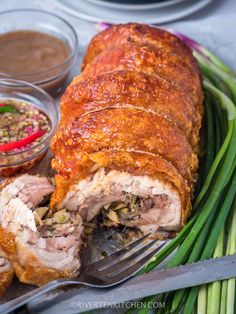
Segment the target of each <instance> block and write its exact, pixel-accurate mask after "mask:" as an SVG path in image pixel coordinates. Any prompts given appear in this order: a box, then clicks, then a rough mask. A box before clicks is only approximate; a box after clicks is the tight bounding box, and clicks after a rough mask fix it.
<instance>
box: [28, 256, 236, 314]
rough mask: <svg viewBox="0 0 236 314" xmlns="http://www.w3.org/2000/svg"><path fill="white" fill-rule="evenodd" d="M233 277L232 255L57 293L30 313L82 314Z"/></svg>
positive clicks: (31, 306)
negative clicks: (112, 284)
mask: <svg viewBox="0 0 236 314" xmlns="http://www.w3.org/2000/svg"><path fill="white" fill-rule="evenodd" d="M232 277H236V254H234V255H229V256H224V257H220V258H215V259H209V260H204V261H200V262H196V263H192V264H186V265H183V266H178V267H175V268H168V269H164V270H159V271H152V272H150V273H147V274H143V275H140V276H136V277H134V278H132V279H130V280H129V281H126V282H125V283H123V284H120V285H119V286H116V287H115V288H109V289H94V288H85V287H84V288H81V289H79V290H76V291H69V292H65V293H63V294H60V295H59V296H58V297H57V298H55V299H52V300H51V301H49V302H44V303H39V302H41V301H42V300H41V301H40V300H38V302H31V303H30V304H29V309H30V310H32V311H33V313H43V314H49V313H53V312H54V311H55V312H56V313H57V314H60V313H67V314H72V313H82V312H84V311H88V310H94V309H98V308H102V307H108V306H114V305H116V304H118V303H124V302H127V301H130V300H137V299H140V298H143V297H146V296H150V295H155V294H159V293H164V292H169V291H173V290H178V289H182V288H188V287H192V286H198V285H201V284H206V283H210V282H213V281H217V280H223V279H229V278H232Z"/></svg>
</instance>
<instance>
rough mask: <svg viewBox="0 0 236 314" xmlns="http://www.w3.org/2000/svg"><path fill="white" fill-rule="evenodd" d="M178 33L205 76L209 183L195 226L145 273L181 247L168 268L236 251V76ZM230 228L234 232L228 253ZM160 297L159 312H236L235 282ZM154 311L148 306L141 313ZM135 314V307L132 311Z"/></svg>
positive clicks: (199, 199)
mask: <svg viewBox="0 0 236 314" xmlns="http://www.w3.org/2000/svg"><path fill="white" fill-rule="evenodd" d="M176 35H177V36H179V37H180V38H181V39H182V40H184V41H185V42H186V43H187V44H188V45H189V46H190V47H192V49H193V51H194V55H195V56H196V58H197V60H198V63H199V66H200V68H201V71H202V74H203V86H204V90H205V94H206V97H205V112H206V124H207V136H206V145H205V149H204V150H205V156H204V157H203V163H202V168H203V169H200V171H201V173H202V174H203V180H202V181H201V182H200V184H199V186H198V189H197V190H198V191H199V193H198V194H197V195H196V197H195V200H194V202H193V210H192V216H191V217H190V220H189V222H188V223H187V224H186V226H185V227H184V228H183V230H182V231H181V232H180V233H179V234H178V235H177V236H176V238H174V239H173V240H171V241H170V242H169V243H168V244H167V245H166V246H165V247H164V249H163V250H162V251H161V252H159V253H158V254H157V255H156V256H154V257H153V258H152V259H151V260H150V262H149V263H148V264H147V265H146V266H145V267H144V268H143V269H142V271H141V273H145V272H149V271H151V270H152V269H154V268H155V267H156V266H157V265H158V264H159V263H160V262H161V261H163V260H164V259H165V258H166V257H167V256H169V255H170V254H171V253H172V252H173V251H174V250H176V249H177V251H176V253H175V254H174V255H173V256H172V257H171V259H170V260H169V262H168V263H167V266H166V267H175V266H178V265H181V264H185V263H193V262H196V261H198V260H204V259H209V258H211V257H213V258H214V257H217V256H221V255H223V254H233V253H235V252H236V244H235V241H236V205H235V206H234V207H232V204H233V202H234V199H235V194H236V145H235V142H236V109H235V108H236V106H235V104H236V80H235V78H234V73H233V72H232V71H231V70H230V69H229V68H228V67H227V66H226V65H224V64H223V63H222V62H221V61H220V60H219V59H218V58H217V57H216V56H215V55H214V54H213V53H212V52H210V51H209V50H207V49H206V48H204V47H202V46H201V45H199V44H198V43H196V42H194V41H192V40H191V39H189V38H187V37H186V36H184V35H182V34H179V33H177V34H176ZM213 145H214V146H213ZM229 217H231V218H230V219H229ZM227 219H229V221H230V224H229V225H230V227H229V228H228V229H227V226H226V225H227V224H226V221H227ZM225 230H229V231H228V240H227V249H226V252H225V250H224V241H225V238H226V235H225ZM156 299H157V296H150V297H147V298H145V299H144V300H143V301H144V303H145V304H148V302H150V301H155V300H156ZM159 299H160V300H162V301H166V302H167V307H166V309H165V310H163V309H161V311H160V310H159V311H157V313H179V311H180V309H182V310H183V313H184V314H189V313H192V312H193V311H194V306H195V305H196V304H197V307H198V313H199V314H202V313H203V314H204V313H206V314H209V313H210V314H211V313H212V314H213V313H214V314H217V313H219V314H233V313H234V299H235V278H233V279H229V280H225V281H223V282H215V283H213V284H210V285H204V286H202V287H192V288H189V289H182V290H178V291H175V292H171V293H168V294H162V296H161V297H160V296H159ZM220 299H222V301H220ZM149 311H150V309H149V308H148V307H147V306H144V307H143V308H142V309H140V310H139V312H138V313H139V314H145V313H148V312H149ZM132 312H133V310H132V309H131V310H129V311H128V313H132Z"/></svg>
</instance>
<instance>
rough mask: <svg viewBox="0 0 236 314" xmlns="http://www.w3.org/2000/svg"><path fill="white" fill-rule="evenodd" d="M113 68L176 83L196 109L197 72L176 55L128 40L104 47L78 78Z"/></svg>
mask: <svg viewBox="0 0 236 314" xmlns="http://www.w3.org/2000/svg"><path fill="white" fill-rule="evenodd" d="M116 70H132V71H137V72H142V73H146V74H151V75H157V76H158V77H159V78H160V77H161V78H162V79H167V80H168V81H169V82H170V83H172V84H177V85H178V86H179V87H180V88H181V89H182V90H183V91H184V94H185V97H186V96H187V97H189V98H190V99H192V101H193V103H194V105H195V106H196V107H197V108H198V105H201V103H202V86H201V80H200V76H199V73H198V71H196V70H195V68H191V67H188V65H187V64H186V62H185V60H183V59H182V58H181V57H180V56H179V55H177V54H173V53H171V52H169V51H166V50H164V49H161V48H158V47H156V46H154V45H150V44H138V43H128V44H123V45H120V46H115V47H112V48H110V49H106V50H104V51H102V52H101V53H100V54H98V55H97V56H96V57H95V58H94V59H93V61H92V62H91V63H89V64H88V65H87V66H86V68H85V70H84V72H83V74H82V75H81V76H80V77H78V79H80V80H83V79H84V78H89V77H95V76H96V75H98V74H101V73H107V72H112V71H116ZM179 73H181V75H179ZM75 81H76V79H75Z"/></svg>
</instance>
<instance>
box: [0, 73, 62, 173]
mask: <svg viewBox="0 0 236 314" xmlns="http://www.w3.org/2000/svg"><path fill="white" fill-rule="evenodd" d="M26 91H27V92H26ZM58 111H59V109H58V106H57V104H56V103H55V102H54V100H53V99H52V98H51V96H49V94H47V93H46V92H45V91H43V90H42V89H40V88H38V87H37V86H35V85H32V84H30V83H26V82H23V81H16V80H13V79H0V176H10V175H12V174H15V173H16V172H21V171H25V170H27V169H29V168H31V167H33V166H34V165H35V164H36V163H37V162H38V161H39V160H41V159H42V158H43V157H44V155H45V154H46V152H47V150H48V148H49V146H50V140H51V138H52V136H53V134H54V132H55V129H56V127H57V123H58Z"/></svg>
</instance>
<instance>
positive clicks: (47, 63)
mask: <svg viewBox="0 0 236 314" xmlns="http://www.w3.org/2000/svg"><path fill="white" fill-rule="evenodd" d="M70 53H71V50H70V47H69V46H68V45H67V44H66V43H65V42H64V41H62V40H61V39H59V38H57V37H55V36H52V35H49V34H46V33H41V32H35V31H14V32H9V33H5V34H2V35H0V72H3V73H9V74H27V73H30V74H33V73H38V72H43V71H48V70H49V69H52V68H55V67H57V66H58V65H60V64H62V63H63V62H65V61H66V60H67V58H68V57H69V55H70ZM30 80H31V81H32V80H33V78H32V77H31V78H30Z"/></svg>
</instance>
